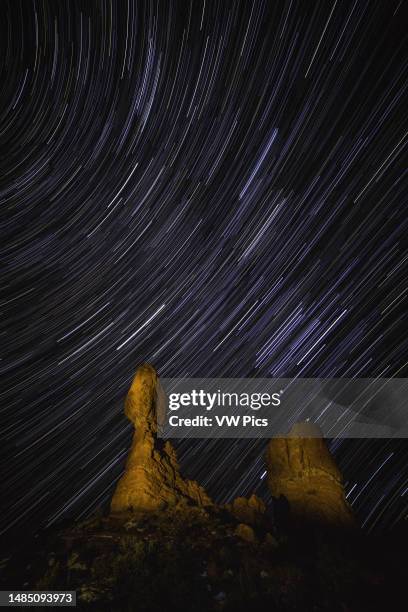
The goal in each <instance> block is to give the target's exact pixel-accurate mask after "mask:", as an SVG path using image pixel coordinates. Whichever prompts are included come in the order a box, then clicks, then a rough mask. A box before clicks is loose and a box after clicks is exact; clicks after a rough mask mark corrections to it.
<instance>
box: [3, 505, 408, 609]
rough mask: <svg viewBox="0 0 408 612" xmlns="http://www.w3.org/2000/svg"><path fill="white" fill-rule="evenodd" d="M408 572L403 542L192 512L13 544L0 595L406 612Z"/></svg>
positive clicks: (97, 524) (107, 523) (88, 605)
mask: <svg viewBox="0 0 408 612" xmlns="http://www.w3.org/2000/svg"><path fill="white" fill-rule="evenodd" d="M405 535H406V534H404V536H405ZM405 542H406V540H405ZM407 562H408V555H407V552H406V548H405V545H404V543H403V539H402V534H401V533H398V534H394V535H393V536H392V537H391V536H388V537H387V538H379V537H378V538H369V537H368V536H365V535H363V534H361V533H358V534H356V533H354V534H353V535H351V534H350V533H349V532H346V531H342V532H339V531H337V532H333V531H327V530H322V529H317V528H316V527H314V528H311V529H310V531H309V532H307V533H305V532H304V531H302V532H296V531H292V532H291V533H287V532H286V533H285V532H283V531H282V532H280V533H278V532H277V531H276V529H274V528H269V529H268V528H267V526H266V525H265V524H264V525H263V526H258V527H251V526H250V525H248V524H245V523H241V522H239V520H238V519H237V518H236V517H234V516H233V515H232V514H231V512H230V511H228V510H226V509H218V510H214V509H211V510H209V511H207V510H205V509H202V508H201V509H198V508H189V509H187V508H186V509H184V510H183V511H180V510H177V511H172V510H168V511H166V512H162V513H157V514H151V515H150V516H148V517H146V516H144V517H143V516H141V517H139V518H138V517H136V516H135V515H133V516H130V515H129V516H122V517H115V518H113V517H109V516H102V515H101V516H96V517H93V518H92V519H90V520H88V521H86V522H83V523H79V524H74V525H71V526H66V527H65V528H64V527H61V528H60V529H58V530H56V531H55V530H54V531H48V532H44V533H42V534H41V535H40V536H38V537H37V538H36V539H35V540H33V541H31V542H29V541H25V542H24V545H22V544H21V545H20V546H19V545H18V543H16V542H15V543H14V547H13V546H12V547H11V549H10V548H9V549H8V550H7V554H6V555H4V557H3V559H2V561H1V563H2V569H1V588H2V589H12V588H13V589H51V590H56V589H66V590H76V591H77V597H78V607H79V608H80V609H84V610H95V611H96V610H97V611H101V612H102V611H105V610H106V611H108V610H109V611H112V612H114V611H115V612H116V611H129V612H130V611H132V612H133V611H152V612H153V611H160V612H163V611H166V612H167V611H168V612H171V611H173V610H177V611H181V610H189V611H192V612H194V611H197V612H198V611H204V610H225V611H230V610H231V611H232V610H234V611H239V610H268V611H269V610H279V611H297V610H299V611H305V612H307V611H309V610H310V611H316V612H318V611H332V612H334V611H337V610H338V611H341V612H354V611H356V612H357V611H362V610H367V611H368V610H371V611H372V610H386V609H388V610H393V611H394V610H403V609H405V603H404V599H403V597H405V588H406V582H405V581H406V578H407V568H408V564H407Z"/></svg>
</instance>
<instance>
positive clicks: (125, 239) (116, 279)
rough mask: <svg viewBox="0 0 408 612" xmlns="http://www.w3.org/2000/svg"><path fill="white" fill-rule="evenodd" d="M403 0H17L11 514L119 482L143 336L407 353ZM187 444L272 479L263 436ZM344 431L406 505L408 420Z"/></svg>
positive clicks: (324, 358)
mask: <svg viewBox="0 0 408 612" xmlns="http://www.w3.org/2000/svg"><path fill="white" fill-rule="evenodd" d="M404 4H405V3H404V2H401V1H398V0H395V1H394V0H383V1H382V2H376V1H374V0H372V1H370V2H365V1H364V0H361V1H360V0H354V1H352V2H348V1H343V0H334V1H333V2H332V1H327V2H326V1H324V2H315V1H311V2H305V1H302V2H301V1H299V0H288V1H285V2H276V1H275V0H274V1H272V0H271V1H264V2H262V1H254V2H251V1H246V2H238V1H231V2H229V1H227V0H194V1H193V2H188V1H187V0H183V1H180V2H172V1H170V0H158V1H153V0H150V1H146V2H145V1H143V0H117V1H112V2H111V1H108V0H93V1H88V2H81V1H79V0H75V2H73V1H69V2H67V1H62V0H59V1H58V2H56V1H51V0H45V1H39V0H38V1H37V0H32V1H29V0H24V1H18V0H9V1H6V0H3V2H2V4H1V16H0V17H1V37H0V65H1V75H0V147H1V148H0V181H1V183H0V199H1V236H2V238H1V251H2V253H1V254H2V269H3V277H2V278H3V281H2V293H3V297H2V332H1V349H2V361H1V369H2V381H3V383H2V389H1V411H2V412H1V418H2V437H3V442H2V449H5V451H6V454H7V456H6V459H5V460H4V461H3V465H4V467H5V475H4V477H3V478H2V484H3V485H4V487H5V492H6V494H5V496H4V497H3V502H4V500H6V502H7V508H5V510H4V511H3V512H2V514H1V526H0V531H2V532H3V533H4V532H7V531H8V532H9V530H10V529H16V528H20V527H21V526H24V525H29V527H30V528H31V529H32V530H36V529H37V528H38V527H39V526H41V525H42V526H44V525H49V524H53V523H54V522H55V521H57V520H58V519H60V518H62V517H64V516H67V515H71V516H74V517H81V516H84V515H86V514H87V513H88V512H89V511H91V510H92V509H94V508H95V507H97V506H98V505H100V504H102V503H104V502H106V500H107V499H108V498H109V496H110V495H111V492H112V487H113V486H114V483H115V482H116V480H117V478H118V477H119V475H120V473H121V471H122V470H123V467H124V461H125V457H126V453H127V450H128V447H129V441H130V435H131V429H130V427H129V425H128V423H127V422H126V419H125V417H124V415H123V398H124V395H125V393H126V391H127V388H128V386H129V382H130V380H131V378H132V375H133V374H134V371H135V369H136V366H137V365H138V364H139V363H141V362H142V361H149V362H151V363H153V364H154V365H155V366H156V367H157V369H158V371H159V374H160V375H162V376H167V377H169V376H177V377H181V376H203V377H227V376H228V377H245V376H260V377H268V376H274V377H282V376H309V377H337V376H348V377H354V376H357V377H358V376H360V377H377V376H379V377H391V376H406V375H407V363H408V344H407V333H406V330H407V303H408V300H407V284H406V281H407V276H408V275H407V263H408V252H407V249H406V242H405V241H404V239H406V235H407V175H406V160H407V157H406V144H407V140H408V139H407V129H408V128H407V124H408V121H407V113H406V108H407V106H408V104H407V103H408V100H407V82H408V79H407V70H406V67H407V62H406V59H407V34H406V32H407V27H406V25H407V14H406V6H404ZM404 162H405V163H404ZM404 242H405V244H404ZM179 447H180V448H179V453H180V455H181V458H182V466H183V468H184V470H185V471H187V473H188V474H189V475H190V476H194V477H198V478H199V479H200V481H201V482H202V483H203V484H205V485H206V486H207V487H208V489H209V491H210V493H211V494H212V495H214V497H215V498H216V499H217V500H220V501H226V500H227V499H230V498H231V497H233V496H235V495H237V494H248V493H251V492H252V491H253V490H258V491H260V492H261V493H262V491H263V487H264V481H263V478H262V476H263V473H264V465H263V460H262V450H263V447H260V445H259V444H255V443H253V442H245V443H244V442H241V441H228V442H224V443H215V442H211V441H196V442H182V443H181V444H179ZM331 448H332V450H334V451H335V452H336V454H337V457H338V460H339V461H340V464H341V466H342V468H343V470H344V472H345V475H346V480H347V492H348V499H349V500H350V501H351V502H352V503H353V505H354V507H355V509H356V511H357V512H358V513H359V516H360V517H361V520H362V521H363V523H364V525H365V526H366V527H367V528H370V529H372V528H377V527H380V526H383V527H388V526H391V525H392V524H394V523H395V522H396V521H397V520H398V519H399V518H400V517H401V516H403V515H404V514H405V512H406V510H407V505H408V503H407V502H408V467H407V465H408V443H407V442H406V441H400V442H395V441H394V442H392V443H391V442H390V441H387V440H380V441H376V442H372V441H369V440H361V441H359V440H357V441H340V440H337V441H333V442H332V443H331Z"/></svg>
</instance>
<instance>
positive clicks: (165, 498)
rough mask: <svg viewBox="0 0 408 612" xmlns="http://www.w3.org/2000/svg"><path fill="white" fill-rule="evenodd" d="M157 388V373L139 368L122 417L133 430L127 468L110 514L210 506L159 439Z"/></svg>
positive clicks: (202, 493) (206, 497)
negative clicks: (128, 421) (183, 475)
mask: <svg viewBox="0 0 408 612" xmlns="http://www.w3.org/2000/svg"><path fill="white" fill-rule="evenodd" d="M160 394H161V389H160V384H159V381H158V377H157V373H156V370H155V369H154V368H153V367H152V366H151V365H149V364H144V365H142V366H140V367H139V368H138V370H137V372H136V375H135V377H134V379H133V382H132V384H131V387H130V390H129V393H128V395H127V397H126V402H125V414H126V416H127V417H128V419H129V420H130V421H131V422H132V423H133V425H134V427H135V433H134V436H133V442H132V447H131V449H130V452H129V455H128V459H127V463H126V468H125V472H124V474H123V476H122V477H121V479H120V480H119V482H118V484H117V487H116V490H115V492H114V495H113V498H112V501H111V512H112V513H114V514H116V513H122V512H132V511H133V512H138V513H140V512H141V513H145V512H154V511H156V510H162V509H165V508H166V507H186V506H189V505H191V506H209V505H211V504H212V502H211V500H210V498H209V497H208V495H207V493H206V492H205V490H204V489H203V488H202V487H201V486H200V485H198V484H197V482H195V481H192V480H186V479H184V478H183V477H182V476H181V474H180V469H179V465H178V462H177V456H176V451H175V450H174V448H173V446H172V445H171V443H170V442H169V441H164V440H162V439H160V438H159V437H158V435H157V434H158V422H159V423H160V420H161V418H162V415H161V413H160V411H161V409H162V404H161V402H160Z"/></svg>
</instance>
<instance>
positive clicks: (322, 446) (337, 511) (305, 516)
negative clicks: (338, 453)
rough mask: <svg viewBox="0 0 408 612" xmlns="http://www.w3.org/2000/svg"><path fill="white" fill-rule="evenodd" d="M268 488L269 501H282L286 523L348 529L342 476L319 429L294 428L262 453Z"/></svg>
mask: <svg viewBox="0 0 408 612" xmlns="http://www.w3.org/2000/svg"><path fill="white" fill-rule="evenodd" d="M266 464H267V472H268V486H269V489H270V492H271V493H272V495H273V497H275V498H278V499H279V498H280V499H282V497H283V498H285V499H286V500H287V502H288V504H289V516H290V520H291V521H293V522H294V523H297V524H303V523H318V524H326V525H332V526H352V525H354V524H355V519H354V515H353V513H352V510H351V507H350V506H349V504H348V502H347V500H346V498H345V494H344V488H343V478H342V474H341V472H340V470H339V468H338V467H337V465H336V463H335V461H334V458H333V456H332V455H331V454H330V451H329V449H328V448H327V445H326V442H325V440H324V439H323V437H322V434H321V431H320V429H319V428H318V427H317V426H315V425H313V424H311V423H298V424H296V425H294V426H293V427H292V429H291V431H290V432H289V434H288V435H287V436H286V437H280V438H273V439H272V440H271V441H270V442H269V445H268V449H267V453H266Z"/></svg>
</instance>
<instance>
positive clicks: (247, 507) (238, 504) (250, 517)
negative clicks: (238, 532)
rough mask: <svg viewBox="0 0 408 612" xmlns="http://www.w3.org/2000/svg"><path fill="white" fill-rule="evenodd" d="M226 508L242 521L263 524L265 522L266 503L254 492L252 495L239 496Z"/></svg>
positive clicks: (250, 523)
mask: <svg viewBox="0 0 408 612" xmlns="http://www.w3.org/2000/svg"><path fill="white" fill-rule="evenodd" d="M226 509H227V510H228V511H229V512H230V513H231V514H232V515H233V516H234V517H235V518H236V519H237V520H238V521H239V522H240V523H248V524H249V525H263V524H264V522H265V510H266V507H265V504H264V502H263V501H262V499H260V498H259V497H257V495H255V494H252V495H251V497H249V498H247V497H237V498H236V499H234V501H233V502H232V503H231V504H228V505H227V506H226Z"/></svg>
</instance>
